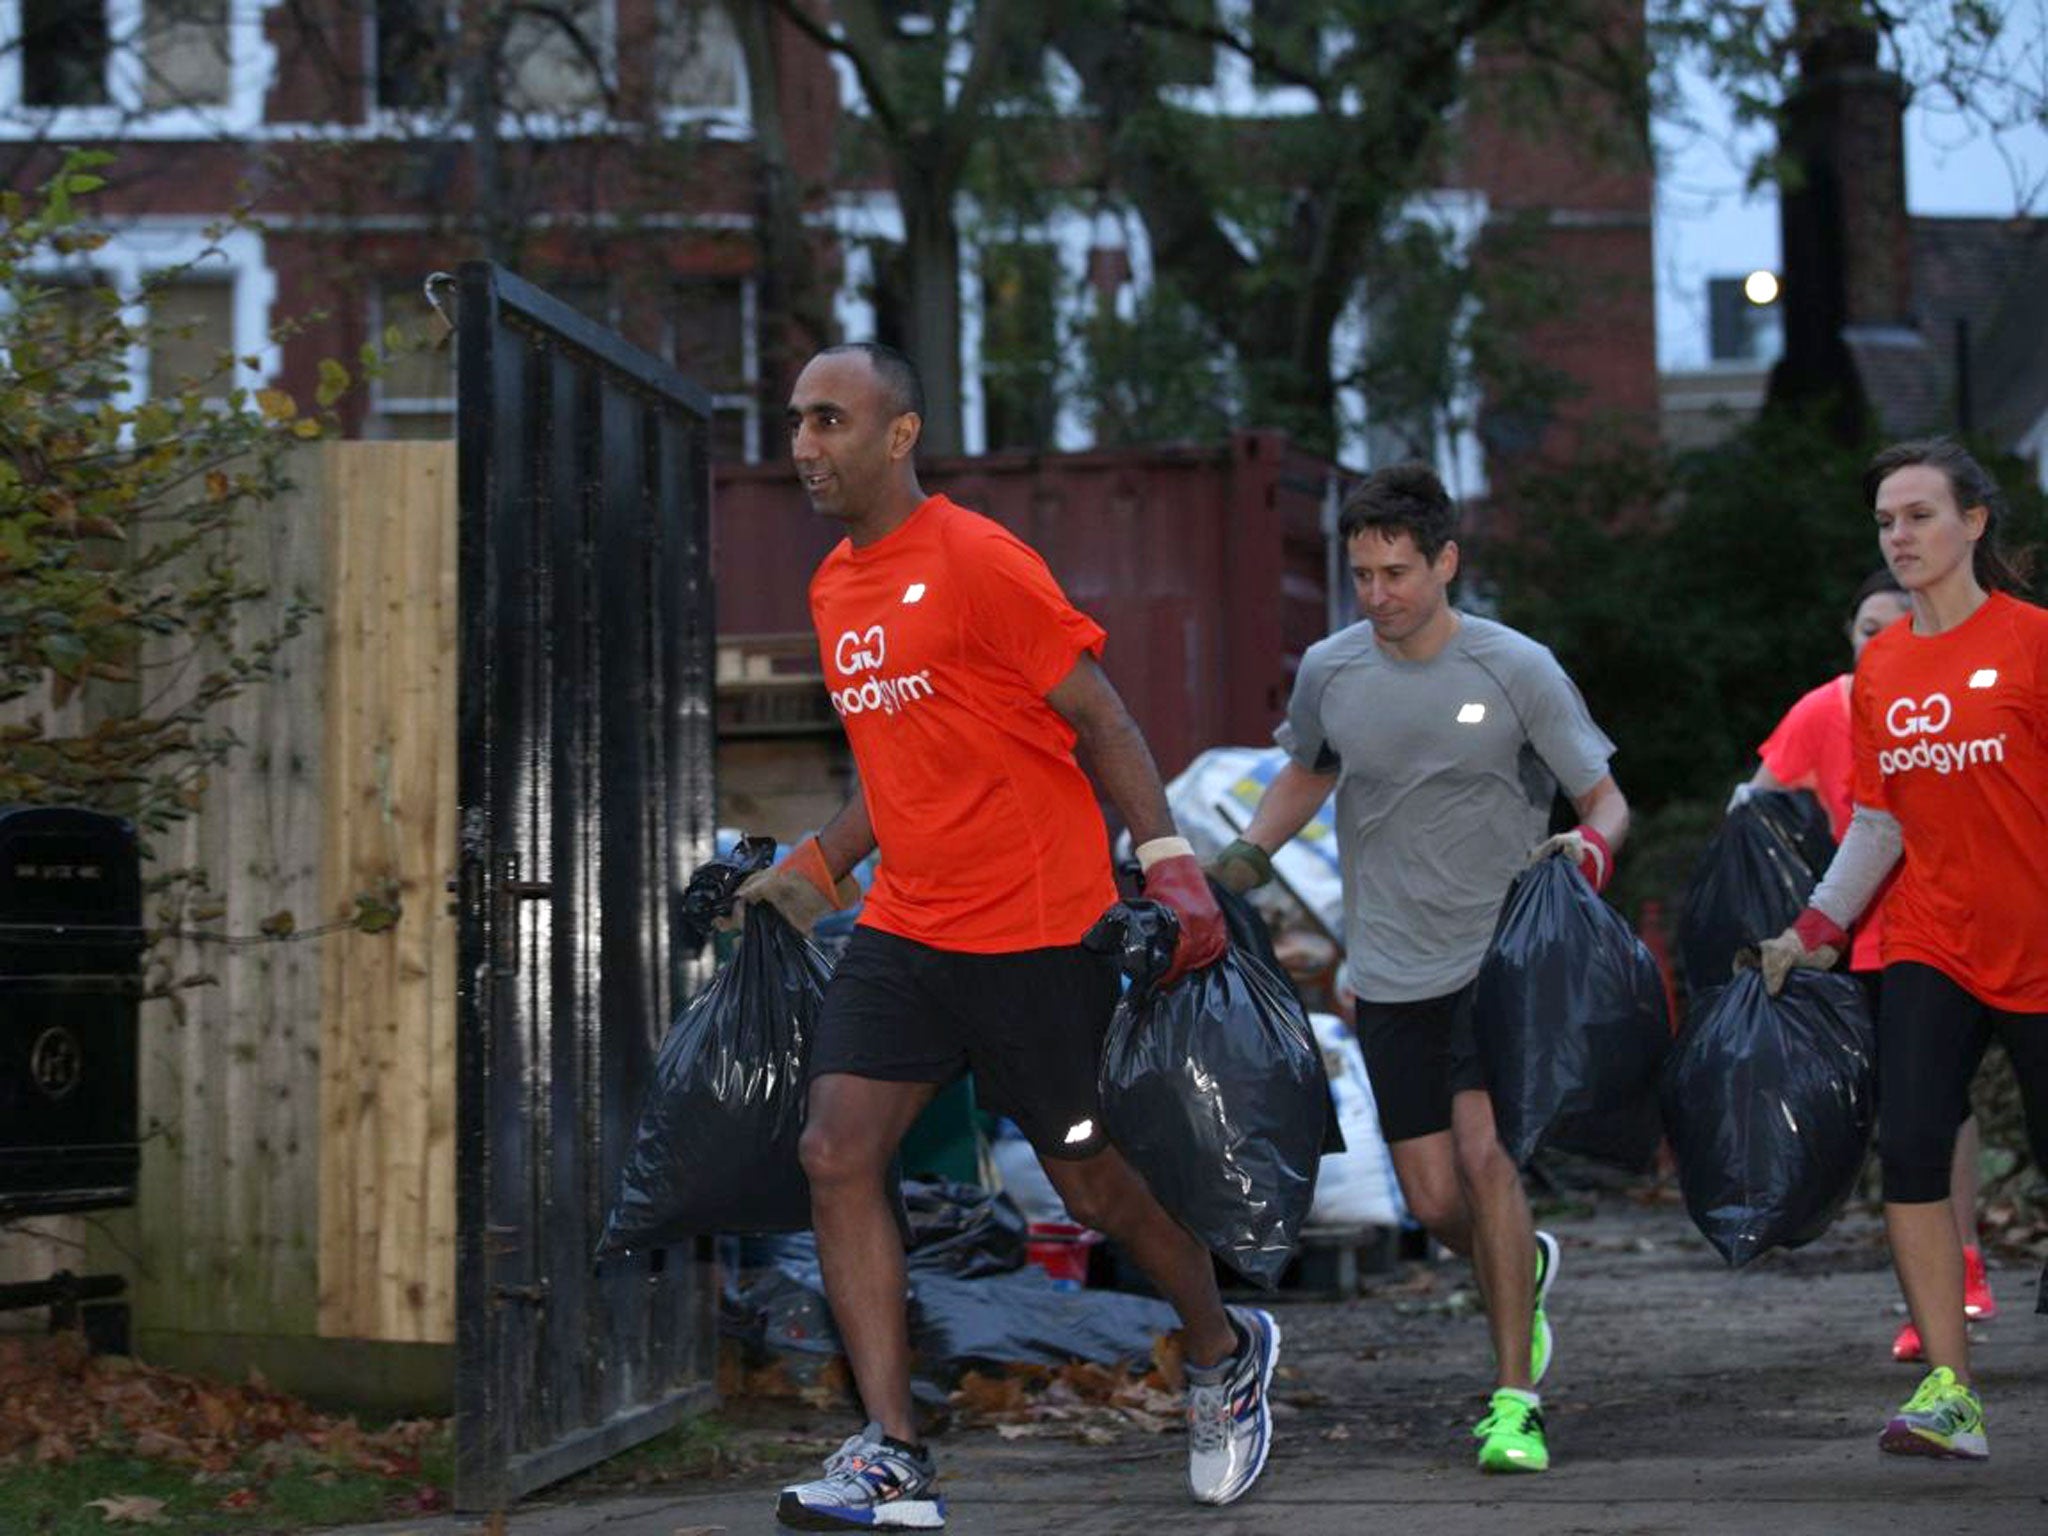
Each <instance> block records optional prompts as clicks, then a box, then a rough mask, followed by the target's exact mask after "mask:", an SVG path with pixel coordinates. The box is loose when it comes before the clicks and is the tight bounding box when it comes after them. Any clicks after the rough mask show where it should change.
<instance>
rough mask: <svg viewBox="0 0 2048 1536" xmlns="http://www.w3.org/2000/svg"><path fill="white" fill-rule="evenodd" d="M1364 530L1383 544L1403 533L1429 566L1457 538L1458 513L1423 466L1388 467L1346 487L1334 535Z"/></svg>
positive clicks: (1436, 480)
mask: <svg viewBox="0 0 2048 1536" xmlns="http://www.w3.org/2000/svg"><path fill="white" fill-rule="evenodd" d="M1368 528H1370V529H1372V530H1373V531H1374V532H1375V533H1378V534H1380V535H1382V536H1383V537H1385V538H1389V539H1391V538H1395V537H1398V536H1399V535H1401V534H1404V533H1405V534H1407V535H1408V536H1409V537H1410V538H1411V539H1413V540H1414V541H1415V548H1416V550H1417V551H1418V552H1419V553H1420V554H1421V555H1422V558H1423V559H1424V560H1428V561H1431V562H1434V561H1435V559H1436V557H1437V556H1438V555H1440V554H1442V553H1443V549H1444V546H1445V545H1446V544H1448V543H1450V542H1451V540H1452V539H1454V538H1455V537H1457V533H1458V509H1457V506H1456V505H1455V504H1454V503H1453V502H1452V501H1451V493H1450V492H1449V491H1447V490H1445V489H1444V483H1443V481H1441V480H1439V479H1438V478H1437V476H1436V471H1435V470H1433V469H1431V468H1430V467H1429V466H1428V465H1427V464H1420V463H1408V464H1389V465H1388V466H1387V467H1386V468H1384V469H1376V470H1374V471H1373V472H1372V473H1371V474H1369V475H1367V476H1366V477H1365V478H1364V479H1363V480H1361V481H1359V482H1358V484H1356V485H1354V486H1353V487H1351V490H1350V491H1349V493H1348V494H1346V496H1345V497H1344V506H1343V509H1342V510H1341V511H1340V512H1339V513H1338V515H1337V531H1338V532H1339V533H1340V534H1342V535H1343V536H1344V538H1345V539H1347V540H1348V539H1350V538H1351V537H1352V536H1353V535H1355V534H1359V533H1363V532H1364V531H1365V530H1366V529H1368Z"/></svg>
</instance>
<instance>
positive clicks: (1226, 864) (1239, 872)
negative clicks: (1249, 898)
mask: <svg viewBox="0 0 2048 1536" xmlns="http://www.w3.org/2000/svg"><path fill="white" fill-rule="evenodd" d="M1209 878H1210V879H1211V880H1214V881H1215V882H1216V883H1217V884H1218V885H1220V886H1222V887H1223V889H1225V890H1226V891H1230V892H1233V893H1234V894H1236V895H1239V896H1242V895H1243V894H1244V893H1245V892H1246V891H1253V890H1257V889H1258V888H1259V887H1260V886H1262V885H1264V884H1266V883H1267V882H1268V881H1270V880H1271V879H1272V878H1273V861H1272V859H1271V858H1270V857H1268V855H1267V853H1266V850H1265V849H1263V848H1261V847H1260V846H1259V845H1258V844H1257V843H1248V842H1246V841H1245V840H1244V839H1243V838H1241V837H1240V838H1239V839H1238V840H1237V841H1236V842H1234V843H1232V844H1231V845H1230V846H1229V847H1228V848H1225V849H1224V850H1223V851H1222V852H1221V853H1219V854H1217V855H1216V859H1215V862H1214V863H1212V864H1211V865H1210V866H1209Z"/></svg>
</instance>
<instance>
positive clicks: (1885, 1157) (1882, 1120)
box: [1877, 960, 2048, 1205]
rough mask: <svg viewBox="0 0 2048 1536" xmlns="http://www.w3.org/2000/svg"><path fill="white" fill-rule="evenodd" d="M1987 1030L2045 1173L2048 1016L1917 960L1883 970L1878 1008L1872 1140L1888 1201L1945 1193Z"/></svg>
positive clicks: (1942, 1197) (1923, 1200) (1922, 1201)
mask: <svg viewBox="0 0 2048 1536" xmlns="http://www.w3.org/2000/svg"><path fill="white" fill-rule="evenodd" d="M1993 1031H1996V1032H1997V1035H1998V1038H1999V1040H2000V1041H2001V1042H2002V1043H2003V1044H2004V1046H2005V1051H2006V1054H2007V1055H2008V1056H2010V1057H2011V1058H2012V1073H2013V1076H2014V1077H2015V1078H2017V1079H2018V1080H2019V1086H2020V1102H2021V1104H2023V1105H2024V1106H2025V1108H2026V1115H2027V1141H2028V1143H2029V1144H2030V1145H2031V1146H2032V1148H2033V1152H2034V1167H2035V1169H2036V1170H2038V1171H2040V1172H2043V1173H2048V1013H2008V1012H2006V1011H2005V1010H2003V1009H1999V1008H1992V1007H1990V1006H1988V1005H1986V1004H1984V1003H1981V1002H1979V1001H1978V1000H1977V999H1976V998H1974V997H1972V996H1971V995H1970V994H1969V993H1968V992H1966V991H1964V990H1963V988H1962V987H1961V986H1959V985H1958V984H1957V983H1955V982H1954V981H1951V980H1950V979H1949V978H1948V977H1947V976H1945V975H1943V974H1942V973H1941V972H1940V971H1937V970H1936V969H1935V968H1934V967H1933V966H1931V965H1922V964H1920V963H1919V962H1918V961H1913V960H1905V961H1901V962H1900V963H1898V964H1897V965H1888V966H1886V967H1885V968H1884V998H1883V1001H1882V1003H1881V1004H1880V1005H1879V1007H1878V1011H1877V1114H1878V1121H1877V1147H1878V1156H1879V1158H1880V1160H1881V1162H1882V1163H1883V1167H1884V1197H1885V1199H1886V1200H1887V1201H1890V1202H1895V1203H1898V1204H1902V1205H1913V1204H1925V1203H1927V1202H1930V1201H1935V1200H1946V1199H1947V1198H1948V1195H1949V1165H1950V1163H1951V1162H1953V1160H1954V1158H1955V1149H1956V1131H1957V1129H1958V1128H1959V1127H1960V1126H1961V1125H1962V1123H1963V1120H1964V1118H1965V1117H1966V1116H1968V1114H1969V1113H1970V1082H1971V1080H1972V1079H1973V1078H1975V1077H1976V1075H1977V1064H1978V1063H1979V1062H1980V1061H1982V1060H1983V1059H1984V1050H1985V1047H1987V1046H1988V1045H1990V1043H1991V1036H1992V1033H1993Z"/></svg>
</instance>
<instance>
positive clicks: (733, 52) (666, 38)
mask: <svg viewBox="0 0 2048 1536" xmlns="http://www.w3.org/2000/svg"><path fill="white" fill-rule="evenodd" d="M744 80H745V70H744V68H743V61H742V58H741V55H740V40H739V34H738V33H737V32H736V31H735V30H734V29H733V24H732V16H731V14H730V13H729V12H728V11H727V10H726V8H725V6H724V5H723V4H721V3H720V0H662V3H661V9H660V15H659V22H658V26H657V29H656V35H655V81H656V89H657V90H658V91H659V92H660V99H661V105H662V106H663V107H664V108H665V109H667V110H668V111H670V112H679V113H737V112H740V111H743V110H744V108H745V106H746V96H745V92H744V89H743V86H744Z"/></svg>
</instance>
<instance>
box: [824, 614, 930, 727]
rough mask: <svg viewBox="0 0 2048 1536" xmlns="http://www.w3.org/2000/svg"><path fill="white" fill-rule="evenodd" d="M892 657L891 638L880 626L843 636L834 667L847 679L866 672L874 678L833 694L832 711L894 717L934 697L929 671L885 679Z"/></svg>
mask: <svg viewBox="0 0 2048 1536" xmlns="http://www.w3.org/2000/svg"><path fill="white" fill-rule="evenodd" d="M888 655H889V637H888V635H887V634H885V633H884V632H883V629H882V626H881V625H879V624H874V625H870V626H869V627H868V628H866V629H849V630H847V631H845V632H844V633H843V634H841V635H840V637H839V639H838V641H837V642H836V643H835V644H834V645H833V647H832V665H833V667H834V668H835V669H836V670H837V671H838V673H839V675H840V676H841V677H844V678H853V677H857V676H859V674H861V673H863V672H866V673H868V674H870V675H869V676H867V677H865V678H862V679H861V680H860V681H859V682H849V683H848V684H847V685H846V687H844V688H835V689H833V690H831V693H832V707H833V708H834V709H836V710H838V711H839V713H840V714H842V715H860V714H867V713H869V712H871V711H874V710H880V711H881V712H882V713H883V714H885V715H893V714H895V713H896V711H897V710H899V709H902V708H903V707H904V706H906V705H908V704H912V703H915V702H916V701H917V700H919V699H928V698H930V697H931V696H932V675H931V673H930V672H929V671H924V672H905V673H903V674H901V675H899V676H896V677H884V676H883V675H882V663H883V662H884V661H885V660H887V659H888Z"/></svg>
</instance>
